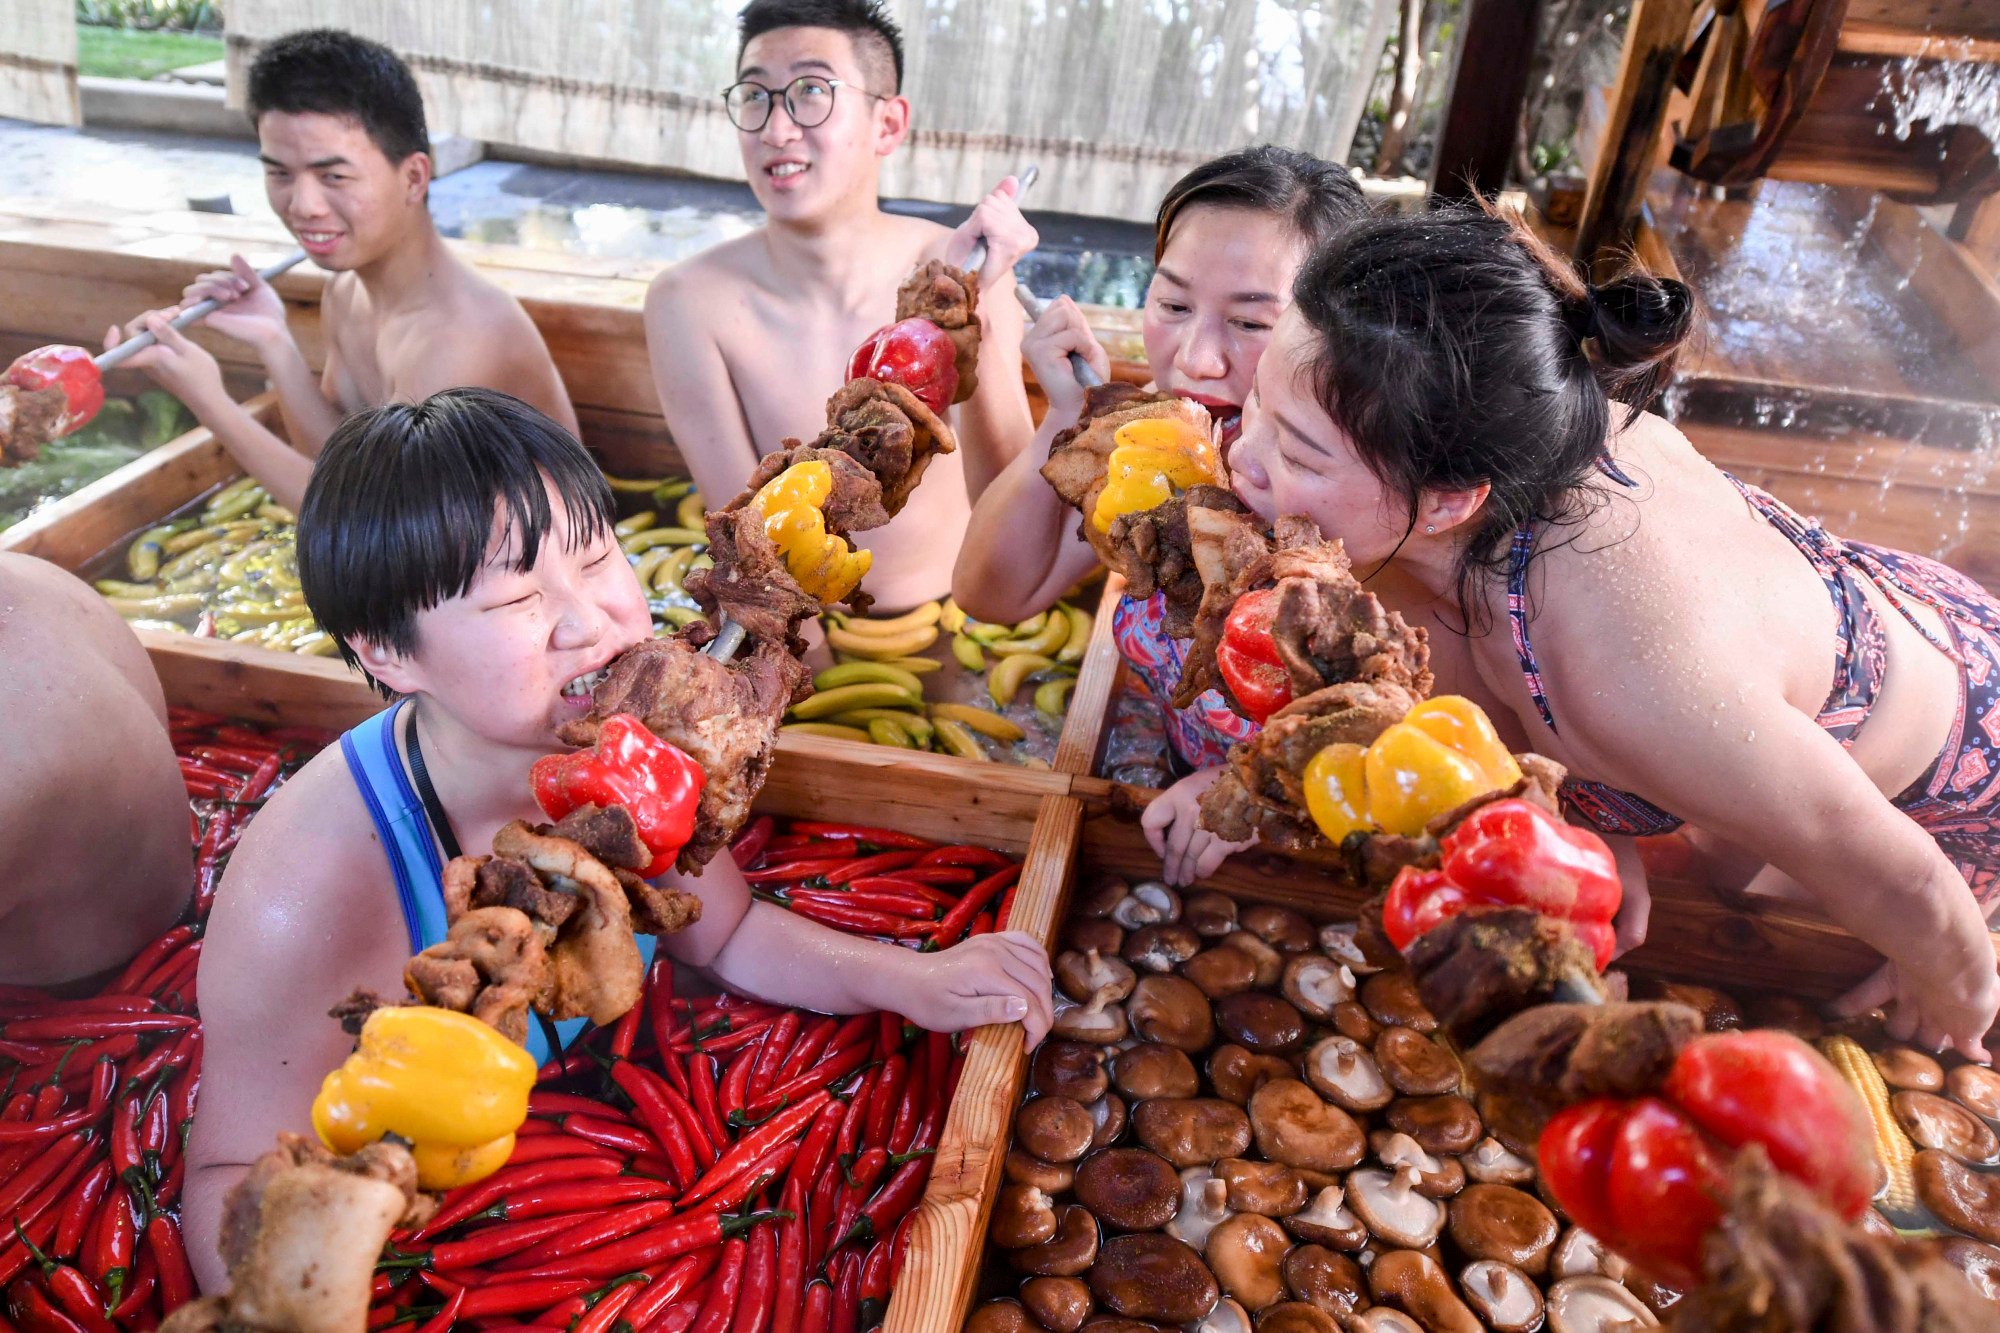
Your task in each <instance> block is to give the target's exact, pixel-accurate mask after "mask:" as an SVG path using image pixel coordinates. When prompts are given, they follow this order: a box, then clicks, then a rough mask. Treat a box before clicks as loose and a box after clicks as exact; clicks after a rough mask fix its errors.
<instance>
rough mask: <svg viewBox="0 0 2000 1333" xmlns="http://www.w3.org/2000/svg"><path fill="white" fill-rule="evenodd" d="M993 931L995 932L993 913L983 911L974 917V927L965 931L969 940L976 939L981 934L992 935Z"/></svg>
mask: <svg viewBox="0 0 2000 1333" xmlns="http://www.w3.org/2000/svg"><path fill="white" fill-rule="evenodd" d="M992 933H993V913H991V912H981V913H980V914H979V915H978V917H977V918H975V919H974V921H973V923H972V929H970V930H968V931H966V932H965V938H967V939H969V940H976V939H978V938H979V937H980V936H981V935H991V934H992Z"/></svg>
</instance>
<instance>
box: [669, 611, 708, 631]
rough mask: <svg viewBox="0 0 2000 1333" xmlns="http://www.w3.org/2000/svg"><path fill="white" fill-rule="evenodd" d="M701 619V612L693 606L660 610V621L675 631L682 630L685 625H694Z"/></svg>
mask: <svg viewBox="0 0 2000 1333" xmlns="http://www.w3.org/2000/svg"><path fill="white" fill-rule="evenodd" d="M701 618H702V616H701V612H699V611H697V610H695V609H694V608H693V607H691V606H663V607H661V608H660V619H662V620H664V621H666V622H667V624H668V625H670V626H672V627H673V628H674V629H680V628H681V627H682V626H685V625H692V624H694V622H695V621H697V620H700V619H701Z"/></svg>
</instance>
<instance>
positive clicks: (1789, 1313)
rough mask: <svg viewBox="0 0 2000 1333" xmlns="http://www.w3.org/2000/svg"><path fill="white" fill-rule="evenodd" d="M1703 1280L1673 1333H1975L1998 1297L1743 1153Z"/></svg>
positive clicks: (1677, 1313)
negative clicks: (1818, 1332) (1856, 1222)
mask: <svg viewBox="0 0 2000 1333" xmlns="http://www.w3.org/2000/svg"><path fill="white" fill-rule="evenodd" d="M1701 1261H1702V1283H1701V1285H1700V1286H1699V1287H1697V1288H1695V1289H1694V1290H1693V1291H1691V1292H1689V1293H1688V1294H1687V1295H1686V1296H1685V1297H1684V1298H1683V1299H1682V1300H1681V1301H1680V1302H1679V1303H1678V1304H1677V1305H1675V1306H1674V1308H1673V1310H1672V1311H1671V1312H1670V1314H1669V1316H1668V1320H1667V1327H1668V1328H1669V1329H1671V1330H1673V1333H1794V1331H1795V1330H1800V1329H1837V1330H1840V1333H1974V1330H1976V1329H1990V1328H1992V1327H1993V1326H1994V1323H1995V1313H1994V1309H1993V1304H1992V1302H1991V1301H1989V1300H1988V1299H1987V1298H1986V1297H1985V1296H1983V1295H1981V1294H1980V1293H1979V1292H1978V1291H1977V1290H1976V1289H1975V1288H1974V1287H1973V1285H1972V1284H1971V1283H1970V1282H1968V1281H1967V1280H1966V1277H1965V1274H1964V1273H1962V1272H1960V1271H1959V1270H1958V1269H1957V1268H1956V1267H1954V1266H1953V1265H1952V1264H1951V1263H1950V1262H1949V1261H1947V1260H1946V1259H1944V1258H1942V1257H1941V1256H1940V1255H1939V1254H1938V1253H1937V1251H1936V1250H1934V1249H1932V1248H1931V1247H1929V1246H1927V1245H1924V1244H1921V1243H1919V1242H1916V1241H1908V1240H1903V1239H1901V1238H1899V1237H1896V1236H1893V1235H1887V1236H1885V1235H1879V1234H1870V1233H1869V1232H1867V1231H1865V1230H1864V1229H1862V1228H1861V1227H1860V1226H1851V1225H1849V1224H1847V1223H1845V1222H1843V1221H1841V1219H1840V1218H1839V1216H1837V1215H1836V1214H1835V1213H1834V1212H1832V1211H1831V1210H1830V1209H1828V1208H1827V1206H1826V1205H1825V1204H1824V1203H1822V1202H1820V1200H1819V1199H1818V1198H1817V1197H1816V1196H1815V1195H1814V1194H1813V1192H1812V1191H1811V1190H1810V1189H1808V1188H1807V1187H1805V1186H1804V1185H1801V1184H1799V1183H1798V1182H1797V1181H1794V1180H1790V1179H1788V1178H1787V1177H1785V1176H1784V1175H1782V1174H1780V1173H1779V1172H1778V1171H1777V1170H1775V1169H1774V1168H1773V1167H1772V1166H1771V1163H1770V1161H1769V1159H1768V1158H1767V1157H1766V1156H1765V1154H1764V1152H1763V1150H1762V1149H1761V1148H1753V1149H1749V1150H1746V1151H1744V1152H1741V1153H1738V1154H1737V1157H1736V1160H1735V1162H1734V1164H1733V1165H1732V1166H1731V1168H1730V1180H1729V1207H1728V1211H1727V1212H1725V1213H1724V1214H1723V1218H1722V1225H1721V1226H1719V1227H1717V1228H1716V1229H1715V1230H1714V1231H1711V1232H1710V1233H1709V1234H1708V1237H1707V1238H1706V1239H1705V1240H1704V1241H1703V1242H1702V1255H1701Z"/></svg>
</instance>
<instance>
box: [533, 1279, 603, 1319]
mask: <svg viewBox="0 0 2000 1333" xmlns="http://www.w3.org/2000/svg"><path fill="white" fill-rule="evenodd" d="M595 1294H597V1292H596V1290H595V1289H594V1288H593V1289H592V1291H591V1292H590V1293H588V1294H586V1295H582V1296H572V1297H570V1298H569V1299H568V1300H566V1301H558V1302H556V1303H555V1304H554V1305H551V1306H550V1307H549V1308H548V1309H546V1310H544V1311H542V1312H541V1313H540V1314H537V1315H530V1316H528V1322H529V1323H531V1324H535V1325H537V1326H539V1327H542V1328H556V1329H574V1328H575V1327H576V1321H577V1320H579V1319H581V1318H583V1317H584V1316H585V1315H587V1314H589V1313H590V1296H591V1295H595Z"/></svg>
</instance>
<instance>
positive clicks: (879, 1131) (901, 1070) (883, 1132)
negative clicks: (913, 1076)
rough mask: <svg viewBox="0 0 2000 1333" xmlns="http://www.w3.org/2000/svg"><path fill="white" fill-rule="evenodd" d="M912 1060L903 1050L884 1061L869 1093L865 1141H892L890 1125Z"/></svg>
mask: <svg viewBox="0 0 2000 1333" xmlns="http://www.w3.org/2000/svg"><path fill="white" fill-rule="evenodd" d="M909 1063H910V1062H909V1061H908V1060H906V1059H904V1058H903V1055H902V1053H901V1052H900V1051H899V1052H897V1053H895V1054H893V1055H891V1056H890V1057H889V1058H888V1059H886V1060H884V1061H883V1062H882V1068H881V1070H880V1072H878V1073H877V1074H876V1076H875V1086H874V1090H873V1091H872V1092H871V1093H870V1094H869V1097H868V1118H867V1120H866V1121H864V1122H863V1124H862V1129H861V1137H862V1139H863V1140H864V1141H865V1142H868V1143H875V1144H886V1143H888V1141H889V1130H890V1126H891V1125H892V1124H894V1122H895V1118H896V1103H897V1102H898V1101H899V1100H900V1099H901V1098H902V1096H903V1086H904V1080H905V1079H906V1078H907V1077H908V1076H909Z"/></svg>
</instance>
